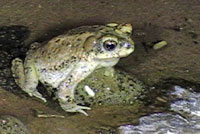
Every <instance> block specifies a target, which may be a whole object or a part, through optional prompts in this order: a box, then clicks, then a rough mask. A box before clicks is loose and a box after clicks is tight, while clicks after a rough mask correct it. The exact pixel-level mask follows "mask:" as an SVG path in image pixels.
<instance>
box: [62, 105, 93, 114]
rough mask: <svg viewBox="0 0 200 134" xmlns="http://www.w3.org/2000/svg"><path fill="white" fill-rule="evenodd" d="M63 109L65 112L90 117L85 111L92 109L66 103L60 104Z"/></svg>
mask: <svg viewBox="0 0 200 134" xmlns="http://www.w3.org/2000/svg"><path fill="white" fill-rule="evenodd" d="M60 105H61V107H62V109H63V110H65V111H66V112H79V113H82V114H84V115H85V116H88V114H87V113H86V112H85V111H84V110H91V108H90V107H85V106H79V105H77V104H75V103H73V104H71V103H64V104H60Z"/></svg>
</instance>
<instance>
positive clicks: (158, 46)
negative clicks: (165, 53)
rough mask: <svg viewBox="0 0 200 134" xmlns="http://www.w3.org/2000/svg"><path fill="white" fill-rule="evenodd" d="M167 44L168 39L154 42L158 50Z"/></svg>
mask: <svg viewBox="0 0 200 134" xmlns="http://www.w3.org/2000/svg"><path fill="white" fill-rule="evenodd" d="M166 45H167V41H160V42H158V43H156V44H154V46H153V49H154V50H158V49H161V48H163V47H164V46H166Z"/></svg>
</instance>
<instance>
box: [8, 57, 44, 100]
mask: <svg viewBox="0 0 200 134" xmlns="http://www.w3.org/2000/svg"><path fill="white" fill-rule="evenodd" d="M11 70H12V72H13V77H14V79H15V82H16V84H17V85H18V86H19V87H20V88H21V89H22V90H23V91H25V92H26V93H28V94H29V95H30V96H35V97H37V98H39V99H41V100H43V101H44V102H46V99H45V98H43V97H42V95H41V94H40V93H39V92H38V91H37V89H36V87H37V85H38V77H37V76H36V72H35V68H34V67H33V66H31V65H29V63H28V62H27V63H26V65H25V68H24V64H23V61H22V60H21V59H19V58H16V59H14V60H13V61H12V68H11Z"/></svg>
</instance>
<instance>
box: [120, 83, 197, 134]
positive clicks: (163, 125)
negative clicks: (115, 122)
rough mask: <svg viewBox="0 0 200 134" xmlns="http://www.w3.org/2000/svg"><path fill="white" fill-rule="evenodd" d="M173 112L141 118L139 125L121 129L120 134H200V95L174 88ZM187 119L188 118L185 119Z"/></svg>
mask: <svg viewBox="0 0 200 134" xmlns="http://www.w3.org/2000/svg"><path fill="white" fill-rule="evenodd" d="M170 95H173V96H174V97H175V101H174V102H172V103H171V105H170V107H171V110H172V111H174V112H175V113H179V114H169V113H154V114H151V115H149V116H144V117H142V118H140V120H139V125H137V126H134V125H126V126H121V127H119V131H120V134H200V93H196V92H193V91H192V89H184V88H181V87H180V86H174V91H173V92H171V93H170ZM185 117H187V118H185Z"/></svg>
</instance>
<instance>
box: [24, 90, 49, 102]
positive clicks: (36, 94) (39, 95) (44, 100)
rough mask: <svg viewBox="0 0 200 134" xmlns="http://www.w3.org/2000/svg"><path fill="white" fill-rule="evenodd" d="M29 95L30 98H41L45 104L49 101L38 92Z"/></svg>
mask: <svg viewBox="0 0 200 134" xmlns="http://www.w3.org/2000/svg"><path fill="white" fill-rule="evenodd" d="M28 94H29V95H30V96H35V97H37V98H39V99H40V100H42V101H43V102H47V100H46V99H45V98H44V97H42V95H41V94H40V93H39V92H38V91H34V92H31V91H30V92H28Z"/></svg>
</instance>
